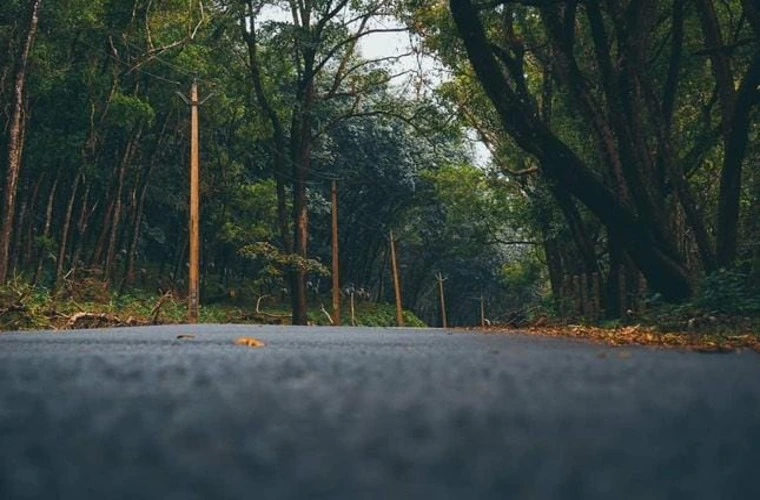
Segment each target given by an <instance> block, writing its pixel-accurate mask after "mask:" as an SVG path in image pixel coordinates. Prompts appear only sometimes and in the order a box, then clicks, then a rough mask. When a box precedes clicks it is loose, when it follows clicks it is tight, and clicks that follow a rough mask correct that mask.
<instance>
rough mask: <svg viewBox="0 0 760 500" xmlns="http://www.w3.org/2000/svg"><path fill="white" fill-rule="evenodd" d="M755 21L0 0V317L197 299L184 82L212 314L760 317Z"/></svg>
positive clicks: (626, 4)
mask: <svg viewBox="0 0 760 500" xmlns="http://www.w3.org/2000/svg"><path fill="white" fill-rule="evenodd" d="M759 37H760V7H758V4H757V3H756V2H755V1H754V0H667V1H656V0H623V1H610V0H567V1H559V0H522V1H521V0H512V1H510V0H493V1H492V0H477V1H476V0H450V1H442V0H402V1H398V0H351V1H349V0H278V1H274V0H216V1H214V0H205V1H204V0H56V1H52V0H4V1H3V2H2V3H1V4H0V54H2V57H1V58H0V129H1V131H2V133H1V134H0V186H2V188H1V189H2V196H1V197H0V198H1V199H2V205H0V286H1V287H0V329H15V328H38V327H51V326H52V327H65V326H84V325H85V324H98V321H103V322H109V321H110V322H111V323H123V324H131V323H134V324H139V323H140V322H142V321H152V322H157V321H182V320H184V317H185V314H186V306H185V303H186V301H187V296H188V284H189V281H190V278H191V276H190V274H191V271H192V269H193V267H192V265H191V263H192V259H191V258H190V254H191V245H190V243H189V241H190V240H191V238H190V234H189V233H190V230H189V228H188V220H189V218H190V212H189V205H190V182H191V179H190V164H191V158H192V148H191V108H192V107H193V106H192V103H191V105H188V102H189V99H191V96H190V89H191V85H193V82H195V83H196V85H197V89H198V92H199V96H198V102H200V105H199V107H198V108H199V115H200V118H199V129H200V132H199V137H200V139H199V144H198V149H199V158H200V161H199V163H200V213H201V216H200V220H199V234H200V256H199V280H200V295H199V301H200V308H201V321H268V322H269V321H271V322H279V321H286V322H292V323H294V324H307V323H321V324H325V323H337V322H339V321H341V322H342V323H343V324H351V323H357V324H383V325H394V324H396V323H397V321H398V320H397V316H396V310H395V308H394V305H393V304H394V302H395V301H396V297H397V295H399V296H400V297H401V299H402V304H403V308H404V310H405V313H404V314H405V318H406V323H407V324H411V325H422V324H423V323H424V324H428V325H431V326H441V325H442V324H443V323H444V322H445V323H446V324H447V325H449V326H478V325H482V324H503V325H506V324H512V325H514V326H521V325H524V324H527V323H529V322H535V321H540V322H545V321H548V322H554V321H557V322H563V321H564V322H576V323H577V322H585V323H589V324H590V323H600V324H616V325H617V324H622V323H638V322H655V323H657V322H662V323H665V322H672V323H673V327H674V328H692V327H694V328H697V327H699V326H700V325H702V324H711V323H725V324H728V323H731V324H735V323H736V324H757V318H758V317H760V165H759V163H760V127H758V120H757V118H758V109H759V106H758V104H759V102H760V40H759ZM383 44H385V45H387V47H386V49H387V52H386V53H384V54H381V55H378V54H380V53H379V52H378V51H377V50H375V48H373V47H374V46H377V45H383ZM177 94H180V95H177ZM333 186H335V190H334V191H333ZM333 194H334V196H333ZM335 206H337V219H336V220H335V222H336V224H334V222H333V221H334V218H333V215H334V212H333V211H334V207H335ZM334 230H335V231H336V232H337V246H335V245H334V243H333V241H334V235H333V231H334ZM391 234H392V235H393V236H392V237H391ZM392 242H393V243H395V246H394V248H393V250H394V251H393V252H392V246H391V243H392ZM334 250H335V251H336V252H337V254H338V255H339V257H338V260H337V262H338V266H337V269H338V271H339V273H338V279H339V285H338V287H337V288H336V287H335V286H334V284H333V283H334V280H333V277H334V276H333V269H334V266H333V262H334ZM394 262H395V263H396V264H397V265H396V266H394V265H393V264H394ZM394 267H395V268H396V269H397V270H398V285H399V286H398V294H397V293H395V291H394V279H393V269H394ZM333 289H335V290H339V292H340V293H337V294H333ZM338 299H340V303H341V305H342V306H341V308H340V312H339V313H338V314H339V317H338V315H336V311H335V303H336V301H337V300H338ZM444 302H445V308H444V307H443V306H442V303H444ZM98 304H99V305H98ZM442 309H443V310H442ZM444 312H445V314H442V313H444ZM114 318H116V319H117V320H118V321H115V320H114ZM162 318H163V319H162ZM340 318H342V320H341V319H340ZM79 320H83V321H84V320H87V321H90V322H91V323H85V322H79V323H78V322H77V321H79Z"/></svg>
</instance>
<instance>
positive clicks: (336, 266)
mask: <svg viewBox="0 0 760 500" xmlns="http://www.w3.org/2000/svg"><path fill="white" fill-rule="evenodd" d="M352 298H353V296H352ZM332 307H333V324H334V325H337V326H340V261H339V253H338V181H336V180H333V181H332ZM351 311H352V312H353V303H352V308H351ZM352 317H353V316H352Z"/></svg>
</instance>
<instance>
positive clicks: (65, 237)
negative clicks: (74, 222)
mask: <svg viewBox="0 0 760 500" xmlns="http://www.w3.org/2000/svg"><path fill="white" fill-rule="evenodd" d="M82 175H84V174H83V173H82V170H79V172H77V175H76V177H75V178H74V185H73V186H72V187H71V194H70V195H69V202H68V204H67V205H66V215H65V218H64V220H63V228H62V229H61V243H60V247H59V248H58V262H57V266H56V270H55V281H56V284H57V285H60V281H61V278H62V277H63V270H64V266H65V265H66V264H65V262H66V251H67V250H68V242H69V228H70V227H71V219H72V216H73V215H74V201H75V200H76V195H77V190H78V189H79V183H80V182H81V181H82Z"/></svg>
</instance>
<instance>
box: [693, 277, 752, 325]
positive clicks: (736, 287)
mask: <svg viewBox="0 0 760 500" xmlns="http://www.w3.org/2000/svg"><path fill="white" fill-rule="evenodd" d="M695 303H696V305H697V306H699V307H701V308H703V309H705V310H707V311H714V312H718V313H727V314H746V315H758V314H760V290H758V288H757V287H756V286H753V285H752V282H751V280H750V276H749V275H748V274H746V273H743V272H741V271H737V270H727V269H721V270H719V271H716V272H714V273H712V274H711V275H709V276H707V277H706V278H705V279H704V281H703V282H702V287H701V290H700V293H699V296H698V297H697V300H696V301H695Z"/></svg>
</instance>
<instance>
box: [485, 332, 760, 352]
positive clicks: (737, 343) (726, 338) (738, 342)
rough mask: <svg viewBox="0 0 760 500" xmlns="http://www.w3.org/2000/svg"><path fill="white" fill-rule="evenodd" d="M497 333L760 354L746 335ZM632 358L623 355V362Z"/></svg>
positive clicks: (757, 343)
mask: <svg viewBox="0 0 760 500" xmlns="http://www.w3.org/2000/svg"><path fill="white" fill-rule="evenodd" d="M487 331H488V332H494V333H509V332H515V331H516V332H520V333H528V334H531V335H540V336H549V337H565V338H577V339H583V340H589V341H592V342H599V343H602V344H606V345H610V346H615V347H620V346H627V345H645V346H653V347H661V348H680V349H690V350H693V351H696V352H702V353H728V352H736V351H740V350H744V349H751V350H754V351H757V352H758V353H760V341H758V335H757V334H746V335H715V334H713V335H710V334H696V333H693V332H665V333H663V332H660V331H657V329H656V328H654V327H651V326H642V325H631V326H624V327H617V328H599V327H595V326H585V325H565V326H543V327H535V326H534V327H529V328H526V329H519V330H513V329H509V330H508V329H501V328H493V329H489V330H487ZM627 356H630V354H621V355H620V357H621V358H625V357H627Z"/></svg>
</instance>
